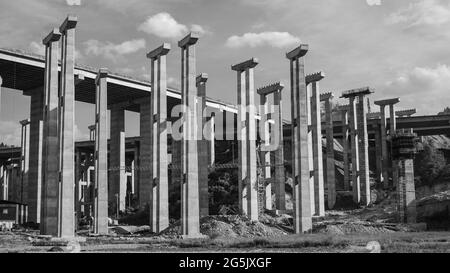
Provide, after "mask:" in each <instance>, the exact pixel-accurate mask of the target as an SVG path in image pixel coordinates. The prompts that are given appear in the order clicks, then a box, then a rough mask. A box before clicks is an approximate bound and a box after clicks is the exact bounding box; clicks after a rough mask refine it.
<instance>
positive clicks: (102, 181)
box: [94, 69, 108, 234]
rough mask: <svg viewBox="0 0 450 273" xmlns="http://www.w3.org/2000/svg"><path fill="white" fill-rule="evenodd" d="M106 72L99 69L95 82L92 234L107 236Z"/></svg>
mask: <svg viewBox="0 0 450 273" xmlns="http://www.w3.org/2000/svg"><path fill="white" fill-rule="evenodd" d="M107 78H108V70H106V69H100V70H99V72H98V75H97V78H96V80H95V84H96V86H97V91H96V95H95V96H96V102H95V152H94V160H95V186H94V221H95V222H94V232H95V233H96V234H108V134H107V111H108V101H107V98H108V86H107V85H108V82H107Z"/></svg>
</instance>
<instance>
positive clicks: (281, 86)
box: [256, 82, 284, 95]
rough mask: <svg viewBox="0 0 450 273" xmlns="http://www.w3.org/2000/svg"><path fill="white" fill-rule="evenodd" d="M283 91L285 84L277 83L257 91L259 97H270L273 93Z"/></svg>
mask: <svg viewBox="0 0 450 273" xmlns="http://www.w3.org/2000/svg"><path fill="white" fill-rule="evenodd" d="M283 89H284V84H282V83H280V82H277V83H273V84H270V85H266V86H263V87H261V88H258V90H256V92H257V93H258V94H259V95H269V94H271V93H275V92H278V91H281V90H283Z"/></svg>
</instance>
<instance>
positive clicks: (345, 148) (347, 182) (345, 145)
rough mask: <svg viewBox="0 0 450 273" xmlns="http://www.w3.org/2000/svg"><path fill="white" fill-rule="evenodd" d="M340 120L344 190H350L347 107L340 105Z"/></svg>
mask: <svg viewBox="0 0 450 273" xmlns="http://www.w3.org/2000/svg"><path fill="white" fill-rule="evenodd" d="M339 110H340V111H341V120H342V150H343V151H342V157H343V169H344V191H349V190H350V162H349V158H348V156H349V153H348V150H349V143H348V141H349V118H348V117H349V114H348V112H349V107H348V105H347V106H342V107H341V108H340V109H339Z"/></svg>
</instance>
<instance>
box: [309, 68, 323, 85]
mask: <svg viewBox="0 0 450 273" xmlns="http://www.w3.org/2000/svg"><path fill="white" fill-rule="evenodd" d="M323 78H325V73H323V72H322V71H320V72H316V73H314V74H310V75H306V77H305V81H306V85H308V84H310V83H313V82H318V81H320V80H322V79H323Z"/></svg>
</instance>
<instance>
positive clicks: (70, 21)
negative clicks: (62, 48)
mask: <svg viewBox="0 0 450 273" xmlns="http://www.w3.org/2000/svg"><path fill="white" fill-rule="evenodd" d="M77 23H78V18H77V17H76V16H75V15H70V14H69V15H68V16H67V18H66V20H64V22H63V23H62V24H61V26H60V27H59V31H60V32H61V33H64V32H66V31H67V30H68V29H73V28H75V27H76V26H77Z"/></svg>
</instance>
